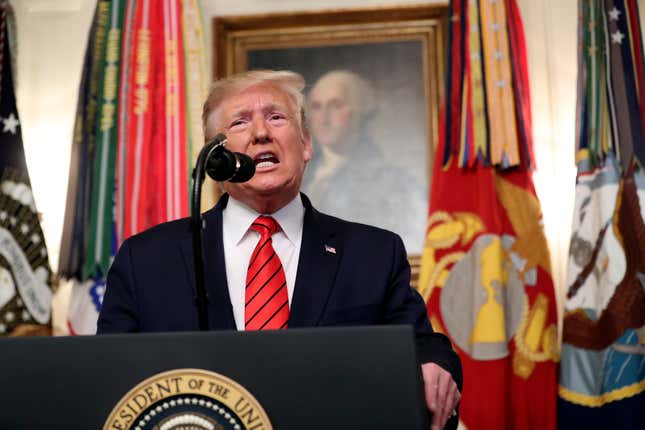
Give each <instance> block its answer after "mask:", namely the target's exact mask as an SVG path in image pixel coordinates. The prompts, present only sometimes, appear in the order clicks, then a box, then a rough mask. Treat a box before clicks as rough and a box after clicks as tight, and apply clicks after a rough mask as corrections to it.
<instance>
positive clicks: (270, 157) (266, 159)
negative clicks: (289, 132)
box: [253, 152, 280, 169]
mask: <svg viewBox="0 0 645 430" xmlns="http://www.w3.org/2000/svg"><path fill="white" fill-rule="evenodd" d="M253 161H255V168H256V169H265V168H268V167H272V166H274V165H276V164H279V163H280V160H278V157H276V156H275V154H273V153H272V152H263V153H261V154H258V155H256V156H255V157H254V158H253Z"/></svg>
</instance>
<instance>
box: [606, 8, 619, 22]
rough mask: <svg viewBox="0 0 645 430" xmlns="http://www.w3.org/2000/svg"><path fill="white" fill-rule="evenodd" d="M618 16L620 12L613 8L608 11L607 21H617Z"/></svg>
mask: <svg viewBox="0 0 645 430" xmlns="http://www.w3.org/2000/svg"><path fill="white" fill-rule="evenodd" d="M618 15H620V11H619V10H618V9H616V6H614V8H613V9H612V10H610V11H609V19H610V20H612V21H618Z"/></svg>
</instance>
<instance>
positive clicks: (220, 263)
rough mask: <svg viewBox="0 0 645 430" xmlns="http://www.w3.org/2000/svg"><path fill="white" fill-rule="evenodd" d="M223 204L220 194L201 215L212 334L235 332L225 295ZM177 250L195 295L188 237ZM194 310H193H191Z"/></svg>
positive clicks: (233, 320)
mask: <svg viewBox="0 0 645 430" xmlns="http://www.w3.org/2000/svg"><path fill="white" fill-rule="evenodd" d="M227 202H228V195H227V194H224V195H223V196H222V198H220V200H219V202H218V203H217V205H216V206H215V207H214V208H213V209H211V210H209V211H208V212H206V213H205V214H204V215H203V219H204V220H205V225H206V228H205V229H204V231H203V236H202V249H203V250H204V252H203V256H204V282H205V284H206V292H207V294H208V320H209V323H210V328H211V329H212V330H227V329H230V330H235V328H236V327H235V319H234V317H233V306H232V305H231V298H230V296H229V294H228V282H227V281H226V263H225V261H224V244H223V239H222V210H224V208H225V207H226V203H227ZM181 248H182V253H183V255H184V263H185V264H186V269H187V271H188V279H190V285H191V288H192V289H193V291H195V276H194V273H193V271H194V268H193V251H192V241H191V238H190V237H188V238H187V239H185V240H184V241H183V242H182V244H181ZM196 309H197V307H195V310H196ZM195 321H197V315H195Z"/></svg>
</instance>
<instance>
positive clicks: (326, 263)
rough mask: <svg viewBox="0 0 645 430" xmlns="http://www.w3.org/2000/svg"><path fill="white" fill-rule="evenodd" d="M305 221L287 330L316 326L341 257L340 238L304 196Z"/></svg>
mask: <svg viewBox="0 0 645 430" xmlns="http://www.w3.org/2000/svg"><path fill="white" fill-rule="evenodd" d="M301 196H302V202H303V204H304V206H305V219H304V225H303V231H302V244H301V245H300V258H299V261H298V272H297V275H296V285H295V288H294V292H293V298H292V301H291V311H290V316H289V327H311V326H315V325H318V323H319V321H320V317H321V315H322V313H323V311H324V309H325V306H326V305H327V300H328V298H329V294H330V293H331V289H332V286H333V285H334V279H335V277H336V271H337V269H338V264H339V262H340V259H341V257H342V236H341V235H340V233H339V232H337V231H335V230H334V229H333V226H332V225H330V224H329V223H325V222H324V221H323V219H322V218H321V216H320V214H319V213H318V211H316V210H315V209H314V208H313V207H312V206H311V202H309V199H308V198H307V197H306V196H305V195H304V194H301Z"/></svg>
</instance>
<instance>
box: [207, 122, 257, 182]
mask: <svg viewBox="0 0 645 430" xmlns="http://www.w3.org/2000/svg"><path fill="white" fill-rule="evenodd" d="M206 145H207V146H209V145H213V148H212V149H211V150H210V152H209V153H208V155H206V163H205V167H204V170H206V174H207V175H208V176H210V177H211V178H212V179H213V180H215V181H220V182H221V181H229V182H246V181H248V180H249V179H251V178H252V177H253V175H254V174H255V161H253V159H252V158H251V157H249V156H248V155H246V154H242V153H240V152H233V151H229V150H228V149H226V147H225V145H226V136H225V135H223V134H222V133H220V134H218V135H217V136H215V138H214V139H213V140H211V141H210V142H209V143H207V144H206Z"/></svg>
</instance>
